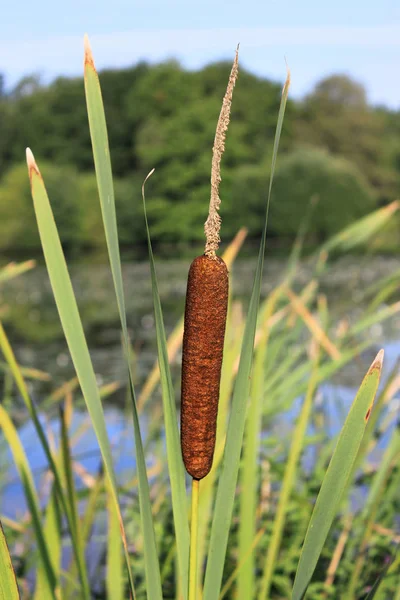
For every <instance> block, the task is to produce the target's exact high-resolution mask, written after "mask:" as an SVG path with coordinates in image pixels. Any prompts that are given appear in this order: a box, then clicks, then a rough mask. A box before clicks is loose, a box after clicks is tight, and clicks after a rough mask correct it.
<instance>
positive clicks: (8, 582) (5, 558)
mask: <svg viewBox="0 0 400 600" xmlns="http://www.w3.org/2000/svg"><path fill="white" fill-rule="evenodd" d="M19 598H20V595H19V592H18V586H17V580H16V577H15V572H14V568H13V566H12V562H11V558H10V553H9V551H8V547H7V542H6V537H5V535H4V531H3V527H2V525H1V522H0V600H19Z"/></svg>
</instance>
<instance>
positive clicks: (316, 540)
mask: <svg viewBox="0 0 400 600" xmlns="http://www.w3.org/2000/svg"><path fill="white" fill-rule="evenodd" d="M382 361H383V350H381V351H380V352H379V353H378V355H377V357H376V358H375V360H374V362H373V363H372V365H371V366H370V368H369V370H368V372H367V374H366V376H365V377H364V380H363V382H362V383H361V386H360V389H359V390H358V393H357V395H356V397H355V400H354V402H353V404H352V406H351V408H350V412H349V414H348V416H347V419H346V421H345V423H344V425H343V428H342V431H341V433H340V436H339V439H338V442H337V445H336V448H335V451H334V453H333V456H332V459H331V461H330V463H329V467H328V470H327V472H326V475H325V477H324V479H323V482H322V486H321V489H320V492H319V494H318V497H317V501H316V503H315V507H314V510H313V513H312V516H311V520H310V523H309V525H308V529H307V533H306V537H305V540H304V545H303V549H302V552H301V556H300V561H299V564H298V567H297V573H296V578H295V581H294V586H293V592H292V600H301V599H302V598H303V597H304V594H305V592H306V590H307V587H308V585H309V583H310V580H311V577H312V575H313V573H314V570H315V567H316V565H317V561H318V558H319V556H320V554H321V551H322V548H323V546H324V544H325V540H326V538H327V536H328V533H329V529H330V527H331V525H332V521H333V519H334V517H335V514H336V512H337V509H338V507H339V504H340V500H341V498H342V494H343V490H344V488H345V486H346V483H347V480H348V478H349V476H350V474H351V470H352V466H353V463H354V461H355V460H356V457H357V453H358V450H359V447H360V444H361V440H362V436H363V434H364V431H365V427H366V424H367V422H368V418H369V415H370V412H371V410H372V405H373V402H374V398H375V394H376V391H377V389H378V385H379V379H380V375H381V370H382Z"/></svg>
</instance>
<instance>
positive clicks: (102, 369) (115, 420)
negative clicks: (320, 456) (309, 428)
mask: <svg viewBox="0 0 400 600" xmlns="http://www.w3.org/2000/svg"><path fill="white" fill-rule="evenodd" d="M189 263H190V260H189V259H188V260H180V261H169V262H157V273H158V278H159V289H160V295H161V301H162V305H163V310H164V319H165V325H166V330H167V334H168V332H169V331H171V330H172V328H173V327H174V325H175V324H176V322H177V321H178V319H179V318H180V316H181V315H182V313H183V308H184V299H185V291H186V276H187V271H188V267H189ZM284 266H285V263H284V262H282V261H281V260H278V259H272V260H271V259H269V260H267V262H266V269H265V273H264V279H263V282H264V283H263V287H262V295H263V296H265V295H266V294H267V293H268V291H269V290H270V289H272V288H273V287H274V286H275V285H276V283H277V282H278V281H279V280H280V277H281V276H282V274H283V270H284ZM399 268H400V259H399V258H387V257H383V258H382V257H374V258H369V259H368V261H367V260H360V259H358V258H342V259H340V260H339V261H337V262H336V263H335V264H334V265H333V266H332V267H331V268H330V270H329V272H328V273H327V274H326V276H324V277H323V278H322V282H321V289H322V291H323V292H325V293H326V294H327V296H328V298H329V306H330V309H331V310H332V311H333V313H334V314H336V315H339V314H342V313H343V310H344V309H346V307H347V309H346V314H347V315H348V316H349V318H350V319H352V318H355V316H356V314H357V313H358V311H359V310H361V307H360V306H359V307H358V308H357V309H355V308H354V306H355V305H356V304H358V303H359V302H360V298H361V296H362V291H363V290H364V289H365V288H366V287H367V286H368V285H370V284H371V283H373V282H374V281H377V280H378V278H379V277H383V276H384V275H386V274H390V273H392V272H394V271H395V270H396V269H399ZM254 270H255V261H254V260H252V259H251V260H250V259H249V260H247V259H246V260H238V261H237V262H236V263H235V265H234V268H233V270H232V277H231V287H232V291H233V296H234V298H237V299H241V300H242V301H243V303H244V304H246V303H247V302H248V299H249V294H250V290H251V283H252V279H253V276H254ZM310 274H311V266H310V264H309V263H308V262H305V263H303V264H302V265H301V268H299V270H298V272H297V276H296V286H298V287H299V288H301V286H303V285H304V284H306V283H307V282H308V281H309V278H310ZM71 276H72V280H73V285H74V289H75V292H76V296H77V300H78V304H79V308H80V311H81V316H82V320H83V324H84V328H85V333H86V335H87V339H88V342H89V346H90V350H91V355H92V360H93V364H94V368H95V372H96V375H97V378H98V382H99V384H103V383H107V382H111V381H116V380H118V381H125V378H126V371H125V366H124V363H123V360H122V355H121V348H120V329H119V325H118V313H117V307H116V303H115V299H114V291H113V286H112V280H111V276H110V272H109V268H108V266H107V265H104V264H94V265H93V264H90V265H89V264H81V265H75V266H72V268H71ZM123 277H124V284H125V295H126V304H127V315H128V323H129V328H130V335H131V339H132V344H133V348H134V350H135V353H136V356H137V359H136V377H137V388H138V389H140V386H141V383H142V382H143V381H144V379H145V377H146V375H147V373H148V372H149V369H150V368H151V367H152V365H153V364H154V360H155V357H156V343H155V328H154V318H153V309H152V302H151V283H150V273H149V268H148V264H147V263H135V264H131V263H128V264H125V265H124V267H123ZM394 299H396V298H394ZM0 305H1V306H3V307H6V309H7V316H6V318H5V319H4V318H3V321H4V322H5V326H6V329H7V333H8V335H9V338H10V341H11V343H12V345H13V347H14V350H15V352H16V354H17V357H18V360H19V361H20V363H21V364H22V365H24V366H30V367H35V368H38V369H42V370H44V371H46V372H48V373H50V375H51V377H52V380H51V382H47V383H43V382H41V383H32V384H30V386H31V392H32V396H33V397H34V399H35V401H36V402H37V403H38V404H40V401H41V398H42V397H44V396H45V395H46V394H48V393H49V392H50V391H51V390H52V389H54V388H55V387H57V386H58V385H60V384H61V383H62V382H64V381H66V380H68V379H69V378H71V377H72V376H73V375H74V370H73V366H72V364H71V360H70V357H69V353H68V350H67V347H66V344H65V341H64V339H63V334H62V331H61V328H60V325H59V320H58V315H57V311H56V308H55V304H54V300H53V296H52V292H51V288H50V284H49V281H48V278H47V274H46V270H45V268H44V267H43V266H39V267H37V268H35V269H34V270H33V271H32V272H29V273H27V274H25V275H23V276H21V277H19V278H17V279H15V280H13V281H11V282H9V283H7V284H6V285H4V286H3V287H2V288H1V290H0ZM369 335H370V336H372V337H373V339H374V341H375V344H374V346H373V348H372V349H371V351H368V352H367V353H366V354H365V356H363V357H361V358H360V360H357V361H356V362H355V364H352V365H351V366H349V367H348V368H345V369H344V370H343V371H342V372H341V378H340V380H341V381H340V385H338V384H336V383H335V382H333V383H330V384H329V385H325V386H324V398H325V400H324V401H325V402H326V403H327V406H328V412H329V414H330V416H331V418H330V428H331V434H332V435H334V434H335V433H336V432H337V431H338V430H339V428H340V427H341V424H342V423H343V418H344V415H345V414H346V412H347V408H348V406H349V403H350V402H351V400H352V398H353V397H354V392H355V390H354V388H353V385H354V381H356V382H358V381H361V378H362V375H363V374H364V373H365V370H366V369H367V367H368V366H369V364H370V362H371V360H372V358H373V357H374V355H375V354H376V351H377V350H378V349H379V348H380V347H384V348H385V351H386V355H385V372H386V373H387V372H388V371H389V369H390V367H391V366H392V365H393V364H394V361H395V360H396V358H397V356H398V355H399V354H400V317H399V316H395V317H392V318H391V319H390V320H388V321H387V322H386V323H384V325H376V326H373V327H372V328H371V330H370V331H369ZM179 360H180V359H179V357H178V359H177V361H176V363H175V364H174V366H173V369H174V374H175V375H176V376H178V375H179ZM343 384H344V385H343ZM124 398H125V392H121V393H120V395H119V396H118V395H117V396H115V395H114V396H113V399H112V402H111V403H110V402H109V403H108V404H107V405H106V409H105V410H106V417H107V426H108V430H109V435H110V439H111V441H112V443H113V444H114V449H115V453H116V467H117V471H118V472H119V473H120V474H121V473H122V472H124V471H125V470H126V469H128V470H130V469H132V467H133V466H134V459H133V456H134V449H133V435H132V431H131V426H130V424H128V425H127V422H126V418H125V416H124V414H123V412H122V411H121V410H120V408H119V407H120V406H121V403H122V402H123V400H124ZM338 399H339V401H338ZM15 407H16V409H15V417H16V419H17V421H18V422H19V423H20V436H21V440H22V442H23V444H24V447H25V450H26V452H27V454H28V456H29V460H30V463H31V466H32V469H33V470H34V473H35V477H36V480H37V482H38V483H39V482H40V481H41V483H43V480H42V475H43V471H44V469H45V466H46V461H45V457H44V456H43V453H42V452H41V449H40V445H39V444H38V441H37V439H36V434H35V432H34V429H33V427H32V424H31V422H30V421H29V420H28V421H26V420H25V411H24V410H23V409H22V408H21V407H22V405H21V403H20V402H19V401H18V398H15ZM395 408H396V407H395V405H393V407H392V409H395ZM297 409H298V405H297V404H296V403H295V405H294V407H293V410H292V411H290V413H289V414H288V415H287V416H286V417H285V418H286V426H289V424H290V422H291V421H292V420H293V418H294V417H295V415H296V411H297ZM145 419H146V417H144V418H143V421H142V426H143V428H144V430H145V429H146V420H145ZM43 423H44V425H46V427H47V426H48V424H49V423H47V422H45V421H43ZM83 423H87V429H86V431H85V433H84V435H82V436H81V437H80V438H79V440H78V441H77V443H76V445H75V446H74V454H75V456H76V457H77V458H79V462H80V463H81V464H82V466H83V467H84V468H85V469H86V471H87V473H88V474H89V475H91V474H95V473H96V472H97V470H98V468H99V453H98V449H97V444H96V441H95V437H94V434H93V431H92V429H91V427H90V424H89V421H88V418H87V415H86V413H85V412H76V413H75V417H74V423H73V430H75V431H76V430H77V429H78V428H80V427H82V424H83ZM50 425H51V428H52V430H53V431H54V434H55V437H57V431H58V425H57V421H56V420H54V421H50ZM281 426H282V423H275V427H281ZM6 454H7V452H6ZM1 460H2V464H3V465H9V466H8V467H7V472H6V473H4V471H3V477H2V485H3V487H2V491H1V511H0V512H1V513H3V514H5V515H7V516H9V517H12V518H16V517H18V516H20V515H21V513H22V512H23V511H24V510H25V508H26V507H25V502H24V500H23V495H22V490H21V486H20V483H19V478H18V475H17V473H16V471H15V468H14V466H13V464H12V460H11V459H10V456H9V455H8V456H5V455H4V449H3V450H2V451H1ZM78 479H79V477H78Z"/></svg>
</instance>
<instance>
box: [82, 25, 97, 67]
mask: <svg viewBox="0 0 400 600" xmlns="http://www.w3.org/2000/svg"><path fill="white" fill-rule="evenodd" d="M83 46H84V48H85V61H84V62H85V66H86V65H88V66H90V67H92V68H93V69H94V70H96V67H95V66H94V60H93V54H92V49H91V47H90V42H89V36H88V34H87V33H85V35H84V36H83Z"/></svg>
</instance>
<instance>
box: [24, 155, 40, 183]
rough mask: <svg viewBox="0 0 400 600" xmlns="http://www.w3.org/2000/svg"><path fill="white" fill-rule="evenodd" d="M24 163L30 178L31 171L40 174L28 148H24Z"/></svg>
mask: <svg viewBox="0 0 400 600" xmlns="http://www.w3.org/2000/svg"><path fill="white" fill-rule="evenodd" d="M26 163H27V165H28V171H29V177H30V178H31V176H32V172H33V171H35V173H36V174H37V175H39V176H40V171H39V167H38V166H37V164H36V161H35V157H34V156H33V153H32V150H31V149H30V148H27V149H26Z"/></svg>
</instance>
